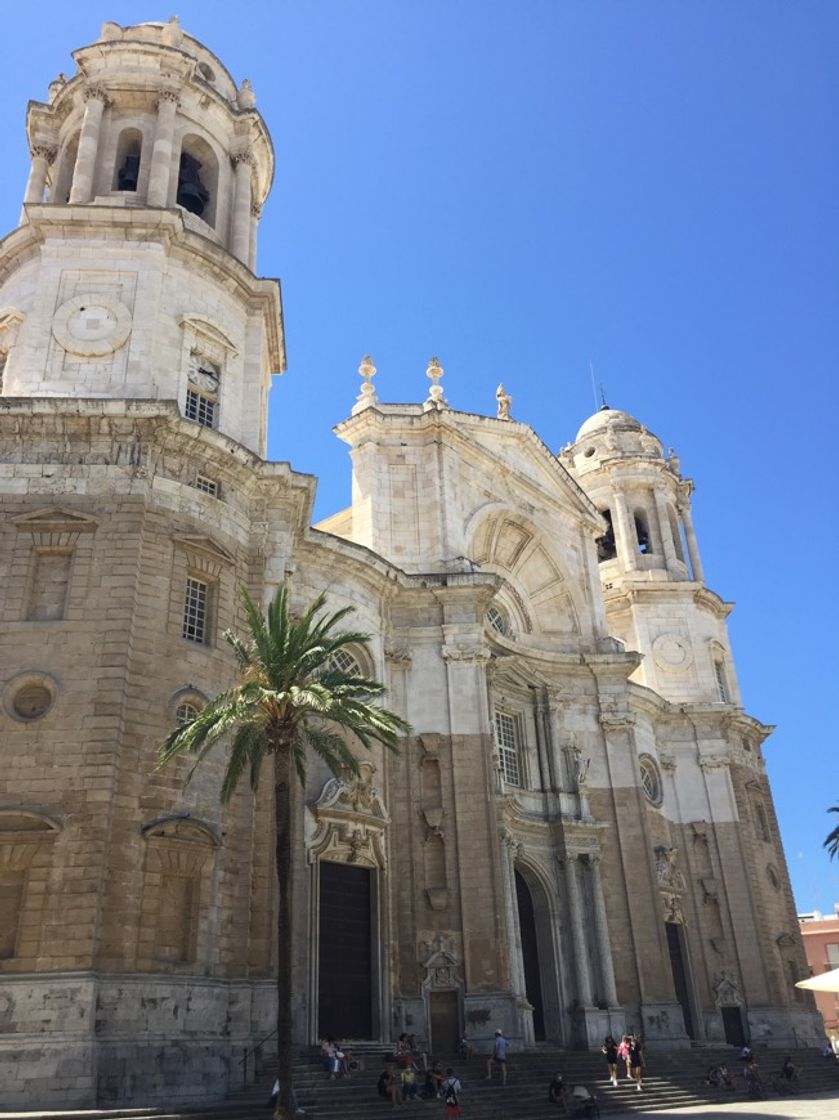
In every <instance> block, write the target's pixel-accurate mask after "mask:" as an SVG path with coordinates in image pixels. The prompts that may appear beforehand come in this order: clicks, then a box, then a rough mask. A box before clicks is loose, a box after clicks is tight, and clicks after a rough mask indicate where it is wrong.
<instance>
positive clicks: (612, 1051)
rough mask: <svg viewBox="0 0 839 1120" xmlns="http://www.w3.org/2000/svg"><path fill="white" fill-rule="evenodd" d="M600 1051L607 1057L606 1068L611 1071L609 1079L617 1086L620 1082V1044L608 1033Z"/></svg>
mask: <svg viewBox="0 0 839 1120" xmlns="http://www.w3.org/2000/svg"><path fill="white" fill-rule="evenodd" d="M600 1053H601V1054H603V1055H604V1056H605V1058H606V1069H607V1070H608V1071H609V1081H610V1082H611V1083H612V1085H613V1086H616V1085H617V1083H618V1044H617V1042H615V1040H614V1038H613V1037H612V1036H611V1035H610V1034H607V1035H606V1037H605V1038H604V1039H603V1045H602V1046H601V1047H600Z"/></svg>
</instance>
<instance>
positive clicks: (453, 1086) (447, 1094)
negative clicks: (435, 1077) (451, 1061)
mask: <svg viewBox="0 0 839 1120" xmlns="http://www.w3.org/2000/svg"><path fill="white" fill-rule="evenodd" d="M461 1092H462V1086H461V1084H460V1081H459V1080H458V1079H457V1078H456V1077H455V1075H454V1070H453V1069H452V1068H451V1066H449V1068H448V1069H447V1070H446V1076H445V1077H444V1078H443V1080H442V1081H441V1082H440V1096H441V1097H442V1098H443V1108H444V1110H445V1113H446V1116H447V1117H449V1118H454V1120H457V1117H459V1116H462V1115H463V1113H462V1112H461V1110H460V1094H461Z"/></svg>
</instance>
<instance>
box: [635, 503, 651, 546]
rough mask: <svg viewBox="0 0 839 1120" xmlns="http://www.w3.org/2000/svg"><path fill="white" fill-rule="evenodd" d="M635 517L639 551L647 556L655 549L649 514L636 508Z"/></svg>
mask: <svg viewBox="0 0 839 1120" xmlns="http://www.w3.org/2000/svg"><path fill="white" fill-rule="evenodd" d="M633 517H634V519H635V536H636V537H637V539H638V551H639V552H640V553H641V555H642V556H647V555H648V554H649V553H651V552H652V550H653V546H652V541H651V539H650V524H649V521H648V520H647V514H646V512H645V511H644V510H642V509H636V510H635V512H634V514H633Z"/></svg>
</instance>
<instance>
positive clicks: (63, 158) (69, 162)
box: [50, 132, 79, 205]
mask: <svg viewBox="0 0 839 1120" xmlns="http://www.w3.org/2000/svg"><path fill="white" fill-rule="evenodd" d="M78 151H79V133H78V132H77V133H76V135H75V136H71V137H70V139H69V140H68V141H67V143H66V144H65V145H64V150H63V151H62V152H61V154H60V155H59V157H58V166H57V170H56V173H55V179H54V180H53V188H52V191H51V192H50V202H55V203H58V204H59V205H63V204H64V203H65V202H69V200H70V188H71V187H72V186H73V171H74V170H75V167H76V156H77V155H78Z"/></svg>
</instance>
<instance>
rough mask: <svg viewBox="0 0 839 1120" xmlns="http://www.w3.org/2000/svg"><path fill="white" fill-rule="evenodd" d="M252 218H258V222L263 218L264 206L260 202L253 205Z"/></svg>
mask: <svg viewBox="0 0 839 1120" xmlns="http://www.w3.org/2000/svg"><path fill="white" fill-rule="evenodd" d="M251 217H252V218H256V220H257V221H259V219H260V218H261V217H262V204H261V203H259V202H252V203H251Z"/></svg>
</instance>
